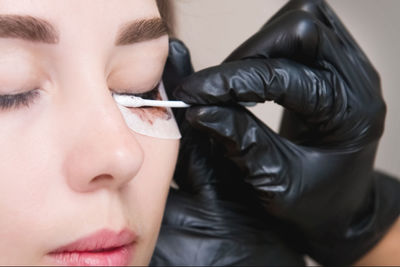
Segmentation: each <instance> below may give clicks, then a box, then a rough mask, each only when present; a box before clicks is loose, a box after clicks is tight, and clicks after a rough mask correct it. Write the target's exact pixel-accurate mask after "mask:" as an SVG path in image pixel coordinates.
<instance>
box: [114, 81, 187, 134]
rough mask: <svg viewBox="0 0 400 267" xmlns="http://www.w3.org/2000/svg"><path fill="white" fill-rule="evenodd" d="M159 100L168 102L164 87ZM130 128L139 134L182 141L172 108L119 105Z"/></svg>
mask: <svg viewBox="0 0 400 267" xmlns="http://www.w3.org/2000/svg"><path fill="white" fill-rule="evenodd" d="M158 91H159V94H158V95H159V98H161V100H168V98H167V94H166V93H165V89H164V85H163V83H162V82H160V85H159V86H158ZM117 105H118V107H119V109H120V111H121V113H122V116H123V117H124V119H125V122H126V124H127V125H128V127H129V128H130V129H131V130H132V131H134V132H136V133H139V134H142V135H146V136H150V137H155V138H161V139H180V138H181V134H180V132H179V128H178V125H177V123H176V121H175V118H174V115H173V113H172V111H171V109H170V108H165V107H139V108H127V107H124V106H122V105H120V104H119V103H117Z"/></svg>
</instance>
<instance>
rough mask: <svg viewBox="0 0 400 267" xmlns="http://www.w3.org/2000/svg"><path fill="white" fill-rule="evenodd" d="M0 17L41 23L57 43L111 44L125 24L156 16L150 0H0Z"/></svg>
mask: <svg viewBox="0 0 400 267" xmlns="http://www.w3.org/2000/svg"><path fill="white" fill-rule="evenodd" d="M0 14H15V15H31V16H35V17H38V18H42V19H45V20H47V21H49V22H50V23H51V24H53V25H54V26H55V27H56V29H57V31H58V32H59V33H60V42H61V43H62V42H64V41H68V40H71V38H72V39H80V40H82V41H83V40H85V41H86V42H91V41H93V42H98V41H101V42H103V41H105V40H109V41H110V42H111V41H113V37H114V36H115V35H116V33H117V31H118V29H119V28H120V27H121V26H123V25H124V24H125V23H127V22H129V21H132V20H136V19H143V18H154V17H159V16H160V15H159V12H158V9H157V5H156V2H155V1H154V0H18V1H15V0H0ZM90 39H93V40H90Z"/></svg>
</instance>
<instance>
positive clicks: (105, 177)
mask: <svg viewBox="0 0 400 267" xmlns="http://www.w3.org/2000/svg"><path fill="white" fill-rule="evenodd" d="M113 179H114V178H113V177H112V176H111V175H109V174H101V175H97V176H96V177H94V178H93V179H92V180H91V181H90V183H99V182H102V181H104V182H107V181H112V180H113Z"/></svg>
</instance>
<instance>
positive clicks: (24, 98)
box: [0, 84, 159, 110]
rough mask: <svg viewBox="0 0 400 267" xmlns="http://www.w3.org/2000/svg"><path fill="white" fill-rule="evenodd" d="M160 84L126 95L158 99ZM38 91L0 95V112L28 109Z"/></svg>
mask: <svg viewBox="0 0 400 267" xmlns="http://www.w3.org/2000/svg"><path fill="white" fill-rule="evenodd" d="M158 87H159V84H157V85H156V87H155V88H153V89H151V90H150V91H148V92H145V93H140V94H132V93H125V94H130V95H134V96H139V97H141V98H144V99H156V97H157V94H158ZM39 94H40V93H39V91H38V89H33V90H30V91H28V92H24V93H20V94H15V95H0V110H10V109H18V108H21V107H27V108H29V106H30V105H31V104H32V103H33V102H34V101H35V99H36V98H37V97H38V96H39Z"/></svg>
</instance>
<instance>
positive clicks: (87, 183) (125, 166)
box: [63, 92, 144, 192]
mask: <svg viewBox="0 0 400 267" xmlns="http://www.w3.org/2000/svg"><path fill="white" fill-rule="evenodd" d="M81 98H82V96H81ZM90 99H92V100H90ZM84 102H85V103H80V104H79V103H77V102H76V101H75V102H74V104H72V107H71V106H70V108H67V109H66V110H67V111H66V112H65V113H66V115H65V116H66V117H67V118H66V121H69V123H68V125H69V127H67V128H68V132H67V134H65V133H64V134H63V136H64V140H65V142H66V144H65V146H66V153H65V155H66V156H65V159H64V162H63V171H64V173H65V177H66V179H67V182H68V185H69V186H70V187H71V188H72V189H73V190H74V191H77V192H91V191H95V190H99V189H104V188H107V189H111V190H116V189H119V188H121V187H123V186H124V185H126V184H127V183H128V182H129V181H131V180H132V179H133V178H134V177H135V176H136V175H137V173H138V172H139V170H140V168H141V165H142V163H143V159H144V152H143V149H142V147H141V146H140V144H139V143H138V141H137V139H136V138H135V137H134V135H133V133H132V132H131V131H130V130H129V128H128V127H127V126H126V124H125V122H124V120H123V117H122V115H121V113H120V111H119V109H118V107H117V106H116V104H115V102H114V100H113V99H112V97H111V95H109V94H108V92H105V93H104V95H102V97H93V95H92V96H90V97H86V99H85V101H84ZM66 135H67V136H66Z"/></svg>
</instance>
